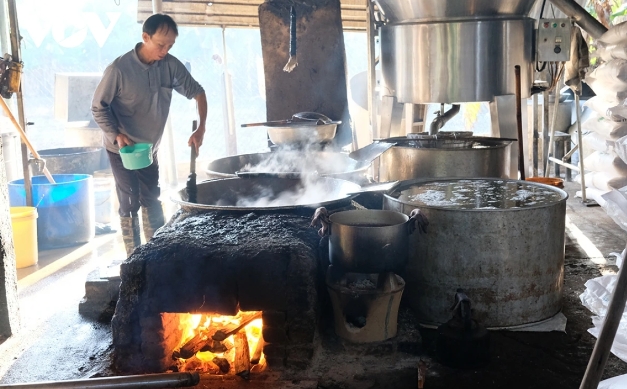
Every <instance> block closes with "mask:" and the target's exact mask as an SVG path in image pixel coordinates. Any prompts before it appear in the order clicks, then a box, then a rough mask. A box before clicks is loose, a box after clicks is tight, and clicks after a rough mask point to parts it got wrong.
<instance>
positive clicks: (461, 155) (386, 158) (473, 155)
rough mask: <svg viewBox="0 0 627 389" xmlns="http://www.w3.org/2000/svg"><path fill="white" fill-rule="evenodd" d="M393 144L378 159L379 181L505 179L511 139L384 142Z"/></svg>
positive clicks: (481, 138)
mask: <svg viewBox="0 0 627 389" xmlns="http://www.w3.org/2000/svg"><path fill="white" fill-rule="evenodd" d="M386 141H389V142H396V146H393V147H392V148H390V149H389V150H387V151H386V152H385V153H383V154H382V155H381V157H379V158H380V159H379V161H380V165H379V181H382V182H384V181H404V180H411V179H414V178H437V177H442V178H444V177H499V178H508V177H509V168H510V150H509V147H510V145H511V143H512V140H511V139H498V138H488V137H464V138H462V139H412V138H407V137H400V138H391V139H386Z"/></svg>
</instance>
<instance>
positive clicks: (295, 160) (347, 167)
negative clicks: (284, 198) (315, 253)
mask: <svg viewBox="0 0 627 389" xmlns="http://www.w3.org/2000/svg"><path fill="white" fill-rule="evenodd" d="M359 165H360V164H359V162H358V161H355V160H354V159H352V158H349V157H348V155H346V154H342V153H337V152H332V151H309V152H306V153H303V152H300V151H277V152H272V153H256V154H242V155H234V156H231V157H225V158H220V159H216V160H214V161H211V162H210V163H209V165H208V166H207V169H206V170H205V173H206V174H207V176H208V177H209V178H210V179H218V178H234V177H237V175H236V174H235V173H236V172H238V171H250V172H261V173H266V172H272V173H301V172H314V171H315V172H317V173H318V175H320V176H327V177H333V178H339V179H345V180H349V181H354V182H358V183H362V182H364V181H365V178H366V177H365V176H366V172H367V170H368V167H369V166H368V165H365V166H364V165H363V164H362V166H359Z"/></svg>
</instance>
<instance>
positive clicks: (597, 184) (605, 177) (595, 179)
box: [574, 161, 627, 192]
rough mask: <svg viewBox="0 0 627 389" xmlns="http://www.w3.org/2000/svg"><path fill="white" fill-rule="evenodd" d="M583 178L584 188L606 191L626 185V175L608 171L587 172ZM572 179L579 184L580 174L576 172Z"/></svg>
mask: <svg viewBox="0 0 627 389" xmlns="http://www.w3.org/2000/svg"><path fill="white" fill-rule="evenodd" d="M584 166H585V161H584ZM585 179H586V188H587V187H592V188H596V189H599V190H602V191H606V192H607V191H610V190H612V189H618V188H622V187H624V186H627V177H624V176H615V175H612V174H611V173H608V172H588V173H586V175H585ZM574 180H575V182H577V183H579V184H581V174H577V175H576V176H575V178H574Z"/></svg>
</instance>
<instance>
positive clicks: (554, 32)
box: [537, 19, 573, 62]
mask: <svg viewBox="0 0 627 389" xmlns="http://www.w3.org/2000/svg"><path fill="white" fill-rule="evenodd" d="M572 29H573V24H572V22H571V20H570V19H540V20H539V22H538V34H537V40H538V41H537V50H538V51H537V54H538V56H537V61H538V62H566V61H569V60H570V37H571V33H572Z"/></svg>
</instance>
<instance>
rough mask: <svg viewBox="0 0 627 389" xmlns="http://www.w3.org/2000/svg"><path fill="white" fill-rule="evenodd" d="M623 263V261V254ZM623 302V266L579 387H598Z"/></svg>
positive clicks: (626, 286) (626, 289)
mask: <svg viewBox="0 0 627 389" xmlns="http://www.w3.org/2000/svg"><path fill="white" fill-rule="evenodd" d="M623 263H625V257H624V256H623ZM625 302H627V271H625V266H623V267H622V268H621V269H620V270H619V271H618V277H617V281H616V287H615V289H614V292H613V293H612V298H611V300H610V305H609V306H608V307H607V313H606V315H605V321H604V322H603V327H602V328H601V332H600V333H599V338H598V339H597V341H596V343H595V344H594V349H592V355H590V360H589V361H588V367H586V372H585V374H584V375H583V380H582V381H581V385H580V386H579V389H593V388H597V387H598V385H599V380H600V379H601V376H602V375H603V370H604V369H605V364H606V363H607V359H608V358H609V356H610V351H611V349H612V343H614V337H615V336H616V330H618V325H619V324H620V321H621V318H622V317H623V311H624V310H625Z"/></svg>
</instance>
